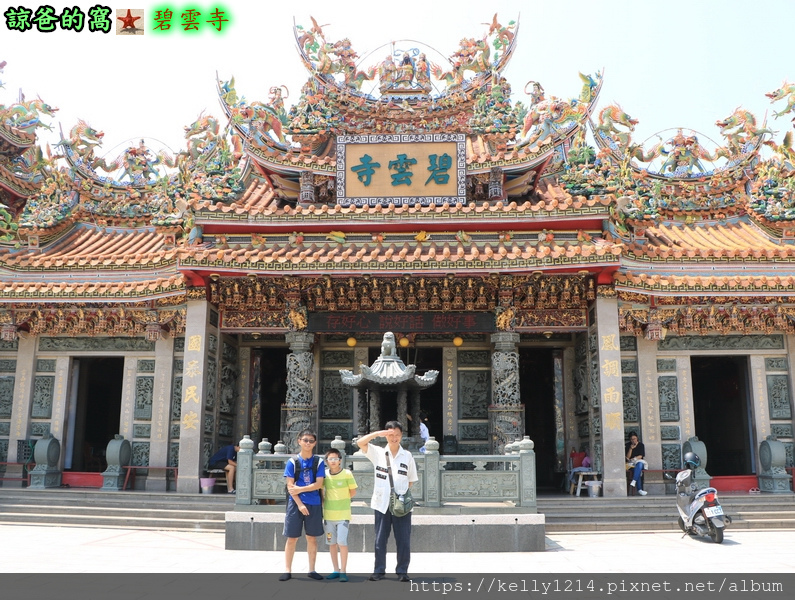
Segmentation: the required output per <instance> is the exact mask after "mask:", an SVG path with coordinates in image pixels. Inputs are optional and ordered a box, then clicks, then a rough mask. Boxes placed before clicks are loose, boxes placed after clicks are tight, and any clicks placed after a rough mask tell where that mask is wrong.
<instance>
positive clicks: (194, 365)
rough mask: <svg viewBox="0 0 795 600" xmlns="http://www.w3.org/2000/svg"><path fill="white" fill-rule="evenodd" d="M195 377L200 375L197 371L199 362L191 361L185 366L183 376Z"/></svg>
mask: <svg viewBox="0 0 795 600" xmlns="http://www.w3.org/2000/svg"><path fill="white" fill-rule="evenodd" d="M197 375H201V371H200V370H199V361H198V360H192V361H190V362H189V363H188V364H187V365H185V376H186V377H196V376H197Z"/></svg>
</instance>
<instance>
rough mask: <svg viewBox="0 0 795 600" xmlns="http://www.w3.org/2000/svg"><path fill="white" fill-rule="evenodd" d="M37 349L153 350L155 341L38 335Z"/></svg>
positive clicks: (128, 338) (43, 350)
mask: <svg viewBox="0 0 795 600" xmlns="http://www.w3.org/2000/svg"><path fill="white" fill-rule="evenodd" d="M39 351H40V352H48V351H59V352H67V351H76V352H81V351H92V352H106V351H119V352H122V351H123V352H154V351H155V343H154V342H149V341H147V340H145V339H144V338H130V337H80V338H66V337H63V338H62V337H57V338H53V337H40V338H39Z"/></svg>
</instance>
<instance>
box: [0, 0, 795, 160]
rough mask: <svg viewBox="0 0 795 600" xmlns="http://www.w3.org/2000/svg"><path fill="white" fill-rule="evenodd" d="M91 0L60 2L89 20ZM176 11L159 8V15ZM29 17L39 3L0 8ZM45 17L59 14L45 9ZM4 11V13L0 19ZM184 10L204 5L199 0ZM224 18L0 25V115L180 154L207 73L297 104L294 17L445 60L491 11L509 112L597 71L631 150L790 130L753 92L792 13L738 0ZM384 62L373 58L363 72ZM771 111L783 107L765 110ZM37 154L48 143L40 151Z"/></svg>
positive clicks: (205, 105) (336, 34)
mask: <svg viewBox="0 0 795 600" xmlns="http://www.w3.org/2000/svg"><path fill="white" fill-rule="evenodd" d="M134 1H135V2H136V3H135V4H120V3H117V2H113V3H111V2H108V3H106V4H105V5H106V6H109V7H111V8H113V9H116V8H122V9H126V8H128V7H129V8H143V9H144V10H146V11H147V13H148V14H151V11H153V10H154V8H155V7H158V6H163V5H168V4H169V3H168V2H164V3H160V4H156V3H150V4H147V3H146V2H140V1H139V0H134ZM95 3H96V2H95V1H94V0H90V1H83V2H82V3H81V2H77V3H74V2H71V3H70V4H69V6H75V5H76V6H79V7H80V8H81V9H83V10H84V11H87V10H88V9H89V8H90V7H91V6H93V5H94V4H95ZM188 4H189V3H187V2H180V3H179V4H177V3H173V10H174V11H175V12H176V11H177V10H179V9H180V8H186V7H187V6H188ZM20 5H23V6H27V7H28V8H32V9H35V8H36V7H37V6H39V5H40V4H39V3H38V2H31V1H30V0H28V1H27V3H26V4H21V2H19V1H16V0H15V2H14V4H13V6H15V7H16V6H20ZM51 5H52V6H53V7H54V8H55V9H56V11H57V12H60V10H61V8H63V5H61V4H51ZM8 6H12V5H11V4H8V5H5V6H4V7H3V11H5V8H6V7H8ZM195 6H197V7H200V8H201V7H205V8H207V9H209V8H211V7H213V6H215V5H213V3H212V0H200V1H199V2H197V3H195ZM224 6H225V7H226V8H227V9H228V10H229V12H230V16H231V21H230V23H229V24H227V26H226V33H225V35H223V36H214V35H211V34H209V32H208V33H206V34H204V35H199V36H192V37H191V36H187V35H185V34H183V33H181V32H175V34H174V35H172V36H166V37H163V36H161V37H157V36H154V35H150V34H149V33H146V34H145V35H144V36H136V37H133V36H116V35H115V34H113V33H111V34H108V35H103V34H97V33H90V32H88V31H86V30H84V31H83V32H81V33H74V32H66V31H56V32H54V33H49V34H43V33H39V32H36V31H28V32H25V33H19V32H16V31H8V30H7V29H6V27H5V23H4V22H3V23H2V25H0V61H2V60H5V61H7V62H8V64H7V66H6V67H5V72H4V73H3V74H1V75H0V80H2V81H3V82H4V84H5V89H0V103H2V104H6V105H8V104H11V103H13V102H14V100H15V99H16V97H17V91H18V89H19V88H22V90H23V91H24V93H25V95H26V97H27V98H28V99H30V98H33V97H35V96H36V95H37V94H39V95H41V97H42V98H43V99H44V100H45V101H46V102H48V103H49V104H52V105H55V106H57V107H59V108H60V111H59V112H58V113H57V115H56V117H57V118H56V119H55V120H54V129H55V130H56V131H57V129H58V123H59V122H60V123H61V124H62V127H63V129H64V132H66V133H68V131H69V129H70V128H71V127H72V126H73V125H74V124H75V123H76V121H77V118H78V117H80V118H83V119H85V120H87V121H88V122H89V123H91V125H92V126H94V127H95V128H98V129H101V130H103V131H104V132H105V134H106V135H105V144H104V150H105V151H106V152H108V153H109V154H112V155H114V156H115V155H116V154H118V153H119V152H120V151H121V148H122V146H123V145H126V141H128V140H134V139H137V138H139V137H146V138H153V139H157V140H161V141H162V142H163V143H165V144H167V145H168V146H170V147H171V148H173V149H175V150H176V149H178V148H181V147H184V141H183V139H182V134H183V127H184V126H185V125H188V124H190V123H191V122H192V121H193V120H194V119H195V118H196V117H197V116H198V114H199V113H200V112H201V111H202V110H205V111H206V112H207V113H210V114H215V115H216V116H219V117H220V114H221V111H220V108H219V106H218V102H217V99H216V96H215V89H214V80H215V73H216V71H217V72H218V73H219V75H220V76H221V78H222V79H228V78H229V77H231V76H233V75H234V77H235V80H236V86H237V90H238V93H239V94H242V95H245V96H246V98H247V99H248V100H249V101H251V100H262V101H266V100H267V96H268V89H269V88H270V87H271V86H275V85H282V84H283V85H286V86H287V87H288V89H289V90H290V94H291V95H290V98H289V99H288V100H287V103H288V104H291V103H292V102H293V101H295V100H297V97H298V92H299V90H300V88H301V85H302V84H303V83H304V81H306V71H305V69H304V68H303V66H302V65H301V62H300V60H299V57H298V53H297V51H296V49H295V43H294V38H293V34H292V26H293V18H295V21H296V22H297V23H298V24H304V25H307V26H308V25H310V24H311V22H310V20H309V16H310V15H312V16H314V17H315V18H316V19H317V21H318V23H320V24H328V25H327V26H326V27H325V28H324V32H325V33H326V36H327V38H328V39H330V40H338V39H341V38H344V37H348V38H350V40H351V41H352V44H353V47H354V49H356V50H357V52H358V53H359V54H360V56H365V55H366V54H367V53H368V52H370V51H374V50H375V49H376V48H378V47H379V46H382V45H383V44H388V43H389V42H391V41H394V40H419V41H422V42H424V43H426V44H428V45H430V46H432V47H433V48H435V49H436V50H438V51H439V52H440V53H441V54H443V55H444V56H450V55H451V54H452V53H453V52H454V51H455V50H456V48H457V47H458V41H459V40H460V39H461V38H462V37H480V36H482V35H484V34H485V32H486V29H487V26H486V25H484V23H487V22H490V21H491V18H492V16H493V14H494V12H498V13H499V19H500V21H501V22H502V23H507V22H508V21H509V20H511V19H517V18H518V19H519V20H520V30H519V40H518V46H517V50H516V53H515V55H514V57H513V59H512V61H511V63H510V64H509V66H508V68H507V70H506V71H505V75H506V76H507V78H508V80H509V81H510V82H511V84H512V86H513V91H514V100H520V99H524V100H525V101H526V100H527V98H528V97H527V96H525V95H524V94H523V92H522V90H523V89H524V87H525V84H526V83H527V82H528V81H531V80H534V81H539V82H540V83H541V84H542V85H543V86H544V88H545V90H546V92H547V94H548V95H556V96H561V97H571V96H576V95H577V94H578V92H579V89H580V80H579V77H578V72H579V71H582V72H583V73H593V72H594V71H596V70H598V69H602V68H604V69H605V83H604V86H603V90H602V95H601V97H600V100H599V106H600V107H603V106H606V105H607V104H609V103H612V102H618V103H620V104H621V106H622V107H623V108H624V110H625V111H627V112H628V113H629V114H631V115H632V116H633V117H635V118H637V119H638V120H639V121H640V124H639V125H638V127H637V130H636V134H635V140H636V141H642V140H644V139H646V138H648V137H650V136H652V135H653V134H655V133H656V132H658V131H661V130H666V129H671V128H676V127H685V128H689V129H694V130H697V131H699V132H701V133H702V134H704V135H705V136H708V137H710V138H712V139H714V140H720V136H719V133H718V129H717V128H716V127H715V125H714V123H715V121H716V120H718V119H720V118H723V117H726V116H728V115H729V114H731V113H732V112H733V111H734V109H735V108H737V107H738V106H741V105H742V106H743V107H744V108H747V109H749V110H751V111H752V112H754V113H755V114H756V115H757V117H758V118H759V119H760V120H761V119H762V118H763V116H764V113H765V111H768V114H769V117H768V124H769V125H770V126H771V127H772V128H773V129H775V130H777V131H778V132H779V134H778V135H777V136H776V138H777V139H778V140H780V139H781V137H783V134H784V132H786V131H787V129H788V128H789V127H791V124H790V119H789V118H781V119H779V120H778V121H775V120H773V118H772V107H771V104H770V103H769V101H768V99H767V98H765V96H764V94H765V93H766V92H769V91H772V90H773V89H775V88H777V87H778V86H779V85H780V84H781V83H782V81H783V80H784V79H786V78H789V79H790V80H793V81H795V62H793V61H792V58H791V57H792V41H791V36H792V31H793V22H795V19H794V18H793V17H795V3H793V2H790V1H788V0H757V1H756V2H755V3H754V6H753V9H751V8H750V7H749V3H747V2H743V1H739V0H723V1H721V2H718V1H713V0H690V1H680V0H669V1H667V2H646V1H642V0H635V1H624V0H601V1H599V2H596V1H590V2H586V1H583V0H569V1H565V2H564V1H548V0H521V1H517V0H496V1H490V2H473V1H457V2H450V1H447V0H442V1H440V2H435V3H430V2H428V3H392V5H387V4H379V3H373V2H358V1H334V2H332V1H328V0H326V1H317V0H304V1H302V2H300V3H287V2H281V3H274V2H267V3H264V2H262V3H256V4H255V3H252V2H242V1H229V0H227V1H226V2H225V3H224ZM382 58H383V56H382V52H381V51H379V52H376V53H375V54H374V55H373V62H377V61H380V60H381V59H382ZM778 108H779V109H780V108H781V106H780V105H779V106H778ZM48 139H49V140H50V141H54V140H55V139H56V137H55V136H51V137H49V138H48Z"/></svg>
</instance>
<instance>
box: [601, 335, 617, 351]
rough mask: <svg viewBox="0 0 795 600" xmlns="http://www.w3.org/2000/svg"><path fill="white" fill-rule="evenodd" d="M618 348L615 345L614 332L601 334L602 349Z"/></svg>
mask: <svg viewBox="0 0 795 600" xmlns="http://www.w3.org/2000/svg"><path fill="white" fill-rule="evenodd" d="M618 349H619V348H618V346H616V334H615V333H611V334H610V335H603V336H602V350H618Z"/></svg>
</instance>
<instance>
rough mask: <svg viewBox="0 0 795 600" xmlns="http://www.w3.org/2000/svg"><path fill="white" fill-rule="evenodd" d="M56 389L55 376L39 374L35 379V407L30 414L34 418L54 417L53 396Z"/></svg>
mask: <svg viewBox="0 0 795 600" xmlns="http://www.w3.org/2000/svg"><path fill="white" fill-rule="evenodd" d="M54 391H55V377H53V376H52V375H37V376H36V377H35V378H34V379H33V408H32V410H31V412H30V416H31V417H32V418H34V419H49V418H51V417H52V398H53V393H54Z"/></svg>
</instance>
